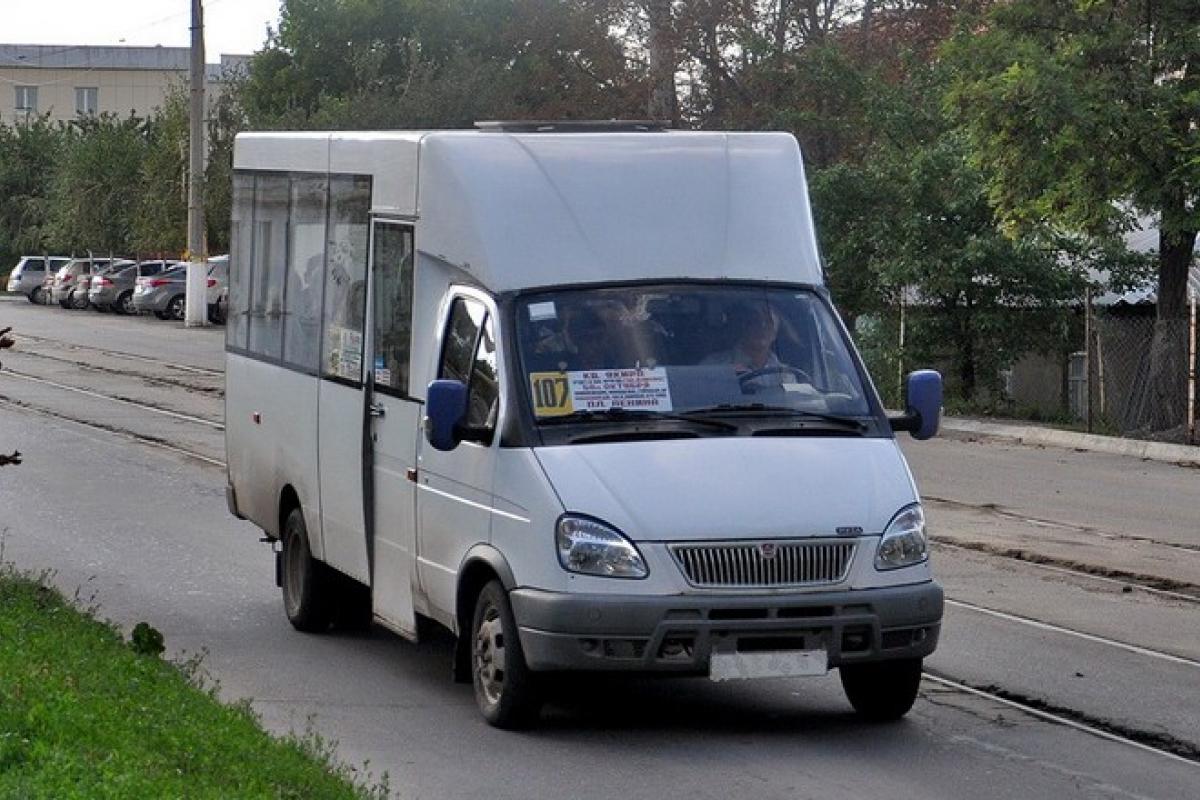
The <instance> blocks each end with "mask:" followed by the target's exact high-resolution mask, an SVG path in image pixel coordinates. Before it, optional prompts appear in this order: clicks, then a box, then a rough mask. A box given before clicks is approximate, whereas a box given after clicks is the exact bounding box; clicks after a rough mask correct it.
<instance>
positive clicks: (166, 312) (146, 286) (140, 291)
mask: <svg viewBox="0 0 1200 800" xmlns="http://www.w3.org/2000/svg"><path fill="white" fill-rule="evenodd" d="M220 258H222V257H220V256H218V257H217V259H213V260H212V261H217V263H215V264H214V263H212V261H210V262H209V268H208V284H207V287H206V289H205V292H206V294H207V298H206V299H207V300H208V303H209V313H210V314H211V313H212V310H213V304H214V303H215V302H216V300H217V299H218V298H219V294H220V292H219V290H220V285H221V284H222V283H228V277H227V276H228V274H229V257H228V256H224V257H223V259H224V260H223V262H222V261H218V259H220ZM214 272H217V273H218V274H217V275H214ZM221 272H223V273H224V275H225V276H226V277H224V278H222V277H221V276H220V273H221ZM214 290H217V293H216V295H215V296H214V294H213V291H214ZM186 299H187V264H186V263H177V264H175V266H173V267H171V268H170V269H168V270H164V271H163V272H162V273H160V274H159V275H155V276H154V277H151V278H138V281H137V286H136V287H135V288H134V290H133V307H134V309H135V310H137V311H152V312H154V316H156V317H158V318H159V319H176V320H182V319H183V317H184V311H185V307H186ZM210 318H211V317H210Z"/></svg>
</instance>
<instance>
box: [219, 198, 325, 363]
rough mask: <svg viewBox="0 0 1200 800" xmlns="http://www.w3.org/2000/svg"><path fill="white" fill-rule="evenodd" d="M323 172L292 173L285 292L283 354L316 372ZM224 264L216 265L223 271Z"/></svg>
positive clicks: (322, 248)
mask: <svg viewBox="0 0 1200 800" xmlns="http://www.w3.org/2000/svg"><path fill="white" fill-rule="evenodd" d="M328 187H329V182H328V180H327V179H326V178H325V177H324V176H320V177H309V176H303V177H300V176H298V177H293V178H292V183H291V216H290V218H289V225H288V270H287V287H286V288H287V291H286V292H285V294H284V306H285V308H284V324H283V330H284V341H283V359H284V361H286V362H287V363H288V364H291V365H293V366H297V367H300V368H302V369H306V370H311V371H316V369H317V354H318V352H319V348H318V347H317V344H318V342H320V341H321V291H322V280H321V277H322V276H323V275H324V274H325V207H326V194H327V192H328ZM223 269H224V266H223V265H220V264H218V265H214V266H213V271H214V272H220V271H221V270H223Z"/></svg>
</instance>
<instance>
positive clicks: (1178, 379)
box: [1071, 304, 1197, 444]
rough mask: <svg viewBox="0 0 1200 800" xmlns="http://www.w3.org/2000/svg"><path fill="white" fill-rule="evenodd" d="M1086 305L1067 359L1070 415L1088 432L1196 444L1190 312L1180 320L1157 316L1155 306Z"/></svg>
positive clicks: (1194, 355)
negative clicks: (1080, 334)
mask: <svg viewBox="0 0 1200 800" xmlns="http://www.w3.org/2000/svg"><path fill="white" fill-rule="evenodd" d="M1192 308H1193V309H1194V308H1195V306H1194V304H1193V306H1192ZM1088 310H1089V312H1090V313H1089V314H1088V319H1087V324H1086V326H1085V330H1086V334H1085V341H1084V342H1083V348H1082V350H1081V351H1080V352H1079V354H1078V355H1077V356H1075V357H1073V358H1072V364H1071V371H1072V376H1071V381H1072V383H1073V384H1075V385H1076V386H1077V388H1076V389H1075V390H1074V391H1073V392H1072V393H1071V395H1072V398H1073V399H1074V401H1075V402H1074V403H1073V404H1072V406H1073V407H1072V409H1071V411H1072V412H1073V414H1074V416H1075V417H1076V418H1077V419H1079V420H1080V421H1082V422H1084V423H1085V424H1086V426H1087V429H1088V430H1089V431H1100V432H1109V433H1119V434H1121V435H1123V436H1134V437H1138V438H1151V439H1157V440H1162V441H1174V442H1187V443H1191V444H1195V443H1196V442H1197V439H1196V434H1197V432H1196V403H1197V400H1196V397H1197V385H1196V380H1197V353H1196V349H1197V347H1196V321H1195V312H1194V310H1193V312H1192V314H1191V315H1190V317H1189V318H1187V319H1182V320H1156V319H1155V317H1154V309H1153V307H1149V308H1146V307H1132V308H1120V307H1114V308H1096V307H1091V306H1089V309H1088Z"/></svg>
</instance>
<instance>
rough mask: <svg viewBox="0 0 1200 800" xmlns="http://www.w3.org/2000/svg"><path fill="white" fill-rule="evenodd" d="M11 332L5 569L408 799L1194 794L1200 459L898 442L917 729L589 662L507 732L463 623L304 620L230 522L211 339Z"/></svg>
mask: <svg viewBox="0 0 1200 800" xmlns="http://www.w3.org/2000/svg"><path fill="white" fill-rule="evenodd" d="M5 325H14V326H15V327H16V329H17V334H18V336H19V337H21V335H22V334H25V335H26V336H25V337H24V338H20V340H19V346H18V349H17V350H15V351H6V352H4V353H3V354H0V360H2V361H3V362H4V370H3V371H0V450H3V449H10V448H13V447H16V448H19V449H20V450H22V451H23V452H24V453H25V455H26V462H25V464H23V465H21V466H20V467H14V468H4V469H3V470H0V529H3V531H4V532H3V558H4V559H6V560H9V561H12V562H15V563H16V564H17V565H18V566H20V567H22V568H25V569H32V570H41V569H51V570H53V571H54V574H53V577H54V580H55V581H56V582H57V583H58V584H59V585H60V586H62V587H63V588H65V589H66V590H67V591H68V593H74V592H78V594H79V597H80V598H81V602H83V603H85V604H98V606H99V608H100V613H101V614H102V615H104V616H106V617H109V618H111V619H112V620H114V621H115V622H116V623H118V624H119V625H121V626H122V627H124V628H126V629H128V628H131V627H132V626H133V625H134V624H136V623H137V622H139V621H142V620H145V621H148V622H150V623H151V624H153V625H154V626H155V627H157V628H159V629H160V630H162V631H163V633H164V634H165V637H166V642H167V645H168V648H169V651H170V653H171V655H172V656H174V657H186V656H187V655H192V654H203V664H204V667H205V670H206V673H207V675H208V676H210V679H211V680H213V681H216V682H218V683H219V686H220V691H221V694H222V696H223V697H226V698H228V699H230V700H232V699H240V698H250V699H251V700H252V702H253V705H254V707H255V709H256V710H257V711H258V712H259V713H260V714H261V715H262V718H263V721H264V724H266V725H267V726H268V727H269V728H271V729H273V730H277V731H286V730H289V729H292V730H298V731H304V730H305V729H308V728H311V729H312V730H315V731H316V732H319V733H320V734H322V735H323V736H325V737H327V738H330V739H333V740H336V741H337V742H338V753H339V755H340V757H341V758H342V759H343V760H345V761H346V762H348V763H350V764H355V765H361V764H363V763H364V762H369V767H368V769H369V771H370V772H372V773H373V774H376V775H378V774H381V773H383V772H386V773H387V774H388V776H389V783H390V786H391V788H392V790H393V792H394V793H395V794H396V796H399V797H422V798H456V797H464V798H465V797H478V796H480V795H486V796H489V797H493V798H507V797H512V798H560V797H579V798H587V797H597V798H600V797H613V796H622V797H629V798H640V797H647V798H649V797H653V798H675V797H680V798H683V797H700V798H705V797H712V798H727V797H747V798H760V797H761V798H776V797H778V798H805V797H814V798H815V797H822V798H827V797H852V798H854V797H861V798H875V797H889V798H938V797H945V798H960V797H966V796H970V797H972V798H1001V797H1005V798H1008V797H1011V798H1029V797H1088V798H1091V797H1122V798H1127V797H1154V798H1186V797H1200V762H1198V761H1197V758H1198V754H1200V691H1198V689H1200V614H1198V613H1197V610H1198V609H1200V603H1197V601H1196V600H1195V599H1189V598H1191V597H1193V596H1195V597H1200V546H1198V545H1200V539H1198V537H1200V503H1197V502H1196V500H1197V498H1198V497H1200V491H1198V489H1200V484H1198V481H1200V473H1198V472H1197V471H1196V470H1189V469H1184V468H1180V467H1175V466H1172V465H1163V464H1152V463H1149V462H1141V461H1137V460H1132V459H1124V458H1120V457H1115V456H1100V455H1097V454H1086V453H1075V452H1071V451H1064V450H1053V449H1039V448H1028V447H1021V446H1012V445H1005V444H1002V443H997V442H971V441H963V440H950V439H942V440H938V441H934V442H928V443H923V444H917V443H915V442H911V441H905V443H904V447H905V450H906V452H907V453H908V455H909V457H910V460H911V463H912V466H913V470H914V473H915V474H916V476H917V478H918V482H919V484H920V486H921V488H922V490H923V492H924V493H925V494H926V496H927V498H938V499H936V500H929V501H928V505H929V512H930V519H931V525H932V527H933V531H934V535H935V539H936V540H937V542H938V544H937V545H936V549H935V553H934V559H935V569H936V570H937V572H938V574H939V577H940V579H941V580H942V581H943V582H944V584H945V586H946V590H947V596H948V598H949V599H950V601H951V603H950V605H949V607H948V608H947V618H946V624H945V632H944V637H943V641H942V644H941V647H940V648H939V650H938V652H937V653H936V654H935V655H934V656H933V657H932V658H931V659H929V660H928V661H927V668H928V670H929V672H930V673H931V674H932V675H933V676H940V677H942V678H945V679H948V680H950V681H952V682H953V684H954V685H947V684H944V683H941V682H938V681H937V680H936V677H931V678H929V679H927V681H926V682H925V684H924V686H923V689H922V695H921V698H920V699H919V700H918V702H917V705H916V707H915V708H914V710H913V712H912V713H911V714H910V715H909V716H908V717H907V718H906V719H905V720H904V721H902V722H901V723H898V724H895V725H888V726H872V725H868V724H864V723H861V722H859V721H857V720H856V719H855V718H854V717H853V716H852V715H851V713H850V709H849V705H848V704H847V702H846V701H845V699H844V697H843V696H842V693H841V690H840V686H839V685H838V682H837V679H836V676H835V675H830V676H827V677H826V678H822V679H809V680H804V681H769V682H764V683H755V684H735V685H729V684H721V685H716V684H712V683H710V682H708V681H706V680H698V679H687V680H670V681H664V680H608V679H598V678H595V677H592V676H576V677H573V678H570V679H568V680H567V681H565V682H564V683H563V684H562V685H561V686H559V687H557V690H556V692H555V699H554V702H553V703H552V704H551V706H550V708H549V709H548V710H547V713H546V715H545V718H544V720H543V724H542V725H541V726H540V727H539V728H538V729H536V730H534V731H531V732H527V733H520V734H513V733H504V732H500V731H496V730H493V729H491V728H489V727H487V726H486V725H485V724H484V723H483V722H482V720H481V719H480V718H479V716H478V713H477V712H476V710H475V707H474V702H473V698H472V696H471V692H470V687H467V686H462V685H457V684H454V683H452V682H450V680H449V667H450V657H449V648H450V643H449V639H448V638H447V637H440V638H437V639H435V640H433V641H425V642H422V643H421V644H420V645H412V644H409V643H408V642H405V641H403V640H401V639H399V638H397V637H395V636H392V635H391V634H389V633H386V632H385V631H382V630H380V629H373V630H372V631H369V632H366V633H360V634H329V635H322V636H311V635H305V634H301V633H297V632H295V631H293V630H292V629H291V627H290V626H289V625H288V624H287V622H286V620H285V618H284V616H283V612H282V609H281V607H280V600H279V597H278V590H277V589H276V588H275V587H274V582H273V572H272V556H271V553H270V550H269V548H268V547H267V546H266V545H263V544H260V543H259V542H258V533H257V531H256V530H255V529H254V528H253V527H252V526H251V525H249V524H248V523H245V522H240V521H238V520H235V519H233V518H232V517H230V516H229V514H228V512H227V511H226V509H225V503H224V497H223V485H224V473H223V470H222V469H221V467H220V466H219V463H220V461H221V459H222V458H223V448H222V446H221V436H222V433H221V430H220V427H219V426H220V421H221V419H222V418H223V415H222V392H221V387H222V384H223V380H222V378H221V375H220V368H221V364H222V359H221V354H220V348H221V334H220V331H219V330H185V329H183V328H182V327H181V326H179V325H178V324H175V323H164V322H160V321H158V320H155V319H153V318H150V319H145V318H138V319H129V318H118V317H111V316H106V315H105V316H102V315H98V314H94V313H92V312H83V311H62V310H60V309H58V308H57V307H50V308H38V307H34V306H31V305H29V304H28V303H25V302H24V301H14V300H13V299H11V298H4V299H0V327H3V326H5ZM35 337H36V338H35ZM10 370H11V372H10ZM1034 561H1037V562H1042V563H1032V562H1034ZM1089 573H1092V574H1089ZM1156 588H1157V589H1166V591H1156ZM961 684H965V685H968V686H970V687H976V688H978V689H980V690H986V691H988V692H991V693H992V694H991V695H990V696H980V695H977V694H972V693H970V692H968V691H966V690H964V689H963V688H961V686H960V685H961ZM997 696H999V697H1000V698H1008V699H1010V700H1012V701H1015V702H1017V703H1021V704H1028V705H1032V706H1034V707H1036V708H1042V709H1046V710H1048V711H1049V712H1052V713H1053V714H1054V715H1055V719H1053V720H1051V719H1045V718H1041V717H1038V716H1035V715H1034V714H1033V713H1032V712H1030V711H1028V710H1025V709H1023V708H1019V707H1014V706H1013V705H1009V704H1006V703H1005V702H1003V700H1001V699H997ZM1064 720H1065V721H1064ZM1080 725H1084V726H1089V727H1092V728H1099V729H1103V730H1106V731H1111V732H1113V733H1114V734H1115V735H1118V736H1122V737H1132V738H1133V739H1136V740H1139V741H1141V742H1144V743H1146V745H1148V746H1149V747H1150V748H1160V749H1148V748H1147V747H1138V746H1135V745H1134V744H1131V743H1128V742H1126V741H1118V740H1114V739H1111V738H1102V737H1101V736H1099V735H1097V734H1096V733H1092V732H1088V731H1086V730H1083V729H1081V728H1080V727H1079V726H1080ZM1163 750H1165V751H1167V752H1166V753H1164V752H1162V751H1163ZM1170 753H1176V754H1182V757H1181V756H1178V755H1177V756H1172V755H1170Z"/></svg>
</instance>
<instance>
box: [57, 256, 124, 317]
mask: <svg viewBox="0 0 1200 800" xmlns="http://www.w3.org/2000/svg"><path fill="white" fill-rule="evenodd" d="M112 260H113V259H111V258H73V259H71V260H70V261H68V262H67V263H66V264H65V265H63V266H62V267H61V268H59V270H58V272H56V273H55V274H54V277H53V278H52V279H51V278H49V276H47V281H48V282H50V284H51V288H50V299H51V300H53V301H54V302H56V303H58V304H59V305H60V306H62V307H63V308H71V306H72V304H75V307H76V308H85V307H87V293H86V291H85V293H84V295H83V297H79V296H78V295H77V294H76V292H75V287H76V285H77V284H79V283H80V280H79V279H80V277H81V276H84V275H86V276H87V277H88V279H89V280H90V279H91V275H92V272H99V271H100V269H101V268H103V267H106V266H108V265H109V264H110V263H112Z"/></svg>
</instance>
